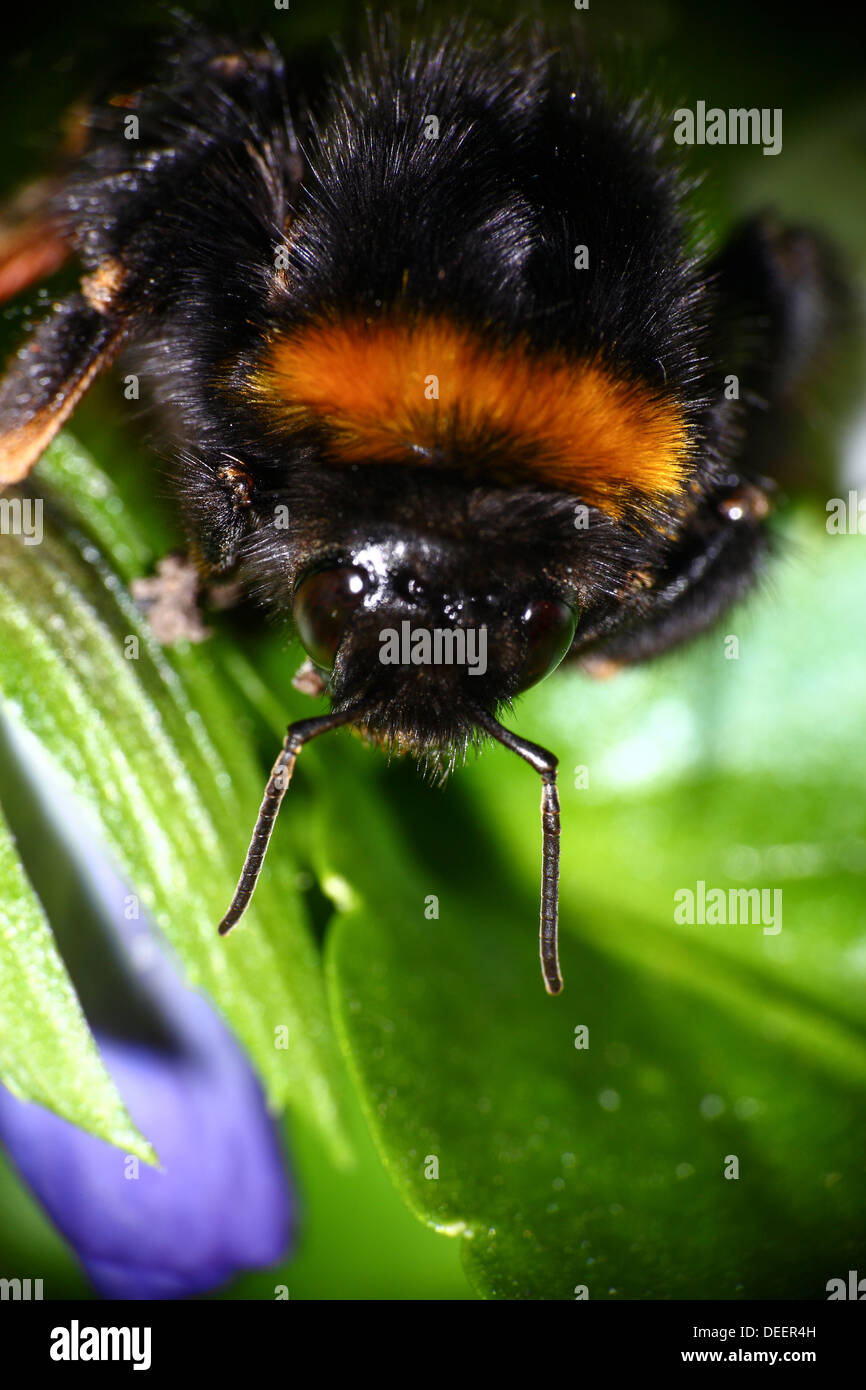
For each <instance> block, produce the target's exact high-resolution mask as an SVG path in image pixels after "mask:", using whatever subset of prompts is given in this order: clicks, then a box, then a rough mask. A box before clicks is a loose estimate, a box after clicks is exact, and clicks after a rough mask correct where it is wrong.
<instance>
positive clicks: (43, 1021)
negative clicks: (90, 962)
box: [0, 817, 155, 1163]
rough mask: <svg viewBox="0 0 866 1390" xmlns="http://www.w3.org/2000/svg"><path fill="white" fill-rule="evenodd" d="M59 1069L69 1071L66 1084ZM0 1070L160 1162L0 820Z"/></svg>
mask: <svg viewBox="0 0 866 1390" xmlns="http://www.w3.org/2000/svg"><path fill="white" fill-rule="evenodd" d="M58 1065H60V1066H62V1067H63V1068H64V1069H65V1071H64V1075H63V1078H62V1083H61V1084H60V1085H58V1082H57V1070H58ZM0 1072H2V1076H3V1081H4V1084H5V1085H6V1086H8V1088H9V1089H10V1090H11V1091H13V1092H14V1094H15V1095H17V1096H21V1097H22V1098H24V1099H27V1100H34V1101H38V1102H39V1103H40V1104H41V1105H46V1106H48V1107H49V1109H51V1110H55V1111H56V1112H57V1114H59V1115H62V1116H63V1118H64V1119H66V1120H70V1121H71V1122H72V1123H73V1124H77V1125H80V1126H81V1128H82V1129H87V1130H89V1131H90V1132H91V1134H96V1135H99V1137H100V1138H101V1139H107V1140H109V1141H110V1142H111V1143H113V1144H116V1145H117V1146H118V1147H119V1148H122V1149H125V1150H126V1151H127V1152H129V1153H134V1154H138V1155H139V1156H140V1157H141V1158H143V1159H144V1160H145V1161H146V1162H148V1163H152V1162H154V1161H155V1156H154V1153H153V1150H152V1149H151V1147H150V1145H149V1144H148V1143H147V1142H146V1140H144V1139H143V1138H142V1136H141V1135H140V1134H139V1132H138V1130H137V1129H136V1128H135V1125H134V1124H133V1123H132V1121H131V1120H130V1118H129V1116H128V1114H127V1113H126V1110H125V1109H124V1106H123V1102H122V1101H121V1099H120V1096H119V1095H118V1094H117V1091H116V1089H115V1086H114V1083H113V1081H112V1080H111V1077H110V1076H109V1075H108V1072H107V1071H106V1070H105V1067H104V1066H103V1064H102V1061H101V1059H100V1056H99V1052H98V1051H97V1048H96V1045H95V1043H94V1041H93V1038H92V1037H91V1035H90V1031H89V1029H88V1027H87V1022H86V1020H85V1018H84V1015H83V1013H82V1012H81V1008H80V1006H79V1003H78V999H77V998H76V995H75V991H74V990H73V988H72V985H71V982H70V980H69V976H68V975H67V973H66V969H65V967H64V964H63V961H62V960H61V959H60V956H59V955H58V953H57V948H56V946H55V944H54V937H53V936H52V934H51V928H50V926H49V924H48V922H47V921H46V920H45V916H44V914H43V912H42V909H41V907H40V905H39V902H38V900H37V898H36V896H35V894H34V893H33V890H32V888H31V887H30V884H29V883H28V881H27V878H26V876H25V874H24V872H23V870H22V868H21V865H20V863H19V861H18V855H17V853H16V850H15V846H14V843H13V841H12V838H11V836H10V835H9V831H8V829H7V826H6V823H5V821H4V820H3V819H2V817H0Z"/></svg>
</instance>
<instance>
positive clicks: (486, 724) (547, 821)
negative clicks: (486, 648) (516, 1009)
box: [475, 710, 563, 994]
mask: <svg viewBox="0 0 866 1390" xmlns="http://www.w3.org/2000/svg"><path fill="white" fill-rule="evenodd" d="M475 722H476V723H477V724H479V725H480V726H481V728H482V729H484V730H485V732H486V733H488V734H489V735H490V737H491V738H495V739H496V740H497V742H498V743H502V744H504V745H505V747H506V748H509V749H510V750H511V752H512V753H516V754H517V755H518V757H521V758H523V760H524V762H527V763H529V765H530V767H534V768H535V771H536V772H538V773H539V774H540V776H541V783H542V785H541V836H542V839H541V910H540V923H539V950H540V954H541V974H542V977H543V979H544V988H545V989H546V990H547V992H548V994H559V993H560V991H561V990H562V984H563V981H562V973H561V971H560V969H559V951H558V945H557V932H558V921H559V792H558V791H557V789H556V768H557V764H558V762H559V759H558V758H557V757H556V756H555V755H554V754H553V753H549V752H548V750H547V749H546V748H541V747H540V746H539V745H538V744H537V743H530V742H529V740H528V739H525V738H519V737H518V736H517V734H513V733H512V732H511V730H510V729H506V728H505V727H504V726H503V725H502V724H500V723H499V721H498V720H496V719H494V718H493V715H492V714H487V712H486V711H485V710H476V711H475Z"/></svg>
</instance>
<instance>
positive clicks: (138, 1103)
mask: <svg viewBox="0 0 866 1390" xmlns="http://www.w3.org/2000/svg"><path fill="white" fill-rule="evenodd" d="M37 756H38V755H37ZM31 759H33V754H32V753H31ZM58 814H60V815H61V816H62V820H63V822H64V826H63V828H64V829H65V830H66V832H67V834H70V833H71V834H72V835H74V841H75V850H76V857H77V858H78V859H79V863H80V865H81V869H82V873H83V874H84V875H85V876H86V877H87V879H88V880H89V881H90V883H91V884H92V885H93V887H94V889H95V892H96V893H97V895H98V897H99V898H101V899H102V902H103V904H104V905H105V908H106V915H107V916H108V919H109V920H110V922H111V925H112V927H113V930H114V938H113V940H114V941H115V943H116V945H117V946H118V947H119V948H120V950H121V953H122V955H123V957H124V958H125V960H126V962H127V965H128V973H129V976H130V991H131V992H134V993H135V994H136V995H137V996H138V997H139V999H142V1000H144V1001H146V1002H147V1003H148V1004H149V1006H150V1008H151V1009H152V1011H153V1012H154V1014H155V1015H157V1016H158V1017H159V1019H160V1020H161V1022H162V1029H163V1032H164V1033H165V1034H167V1035H168V1037H170V1038H171V1040H172V1042H173V1046H171V1047H169V1048H168V1049H165V1048H163V1049H159V1048H157V1047H156V1046H147V1045H145V1044H144V1043H142V1042H141V1041H140V1040H139V1041H133V1040H131V1039H126V1040H121V1039H118V1038H117V1037H114V1036H112V1037H108V1036H105V1035H101V1034H100V1033H99V1031H98V1030H97V1032H96V1037H97V1041H98V1042H99V1045H100V1051H101V1053H102V1056H103V1059H104V1061H105V1064H106V1066H107V1067H108V1070H109V1071H110V1073H111V1075H112V1076H113V1078H114V1081H115V1083H116V1085H117V1088H118V1090H119V1092H120V1094H121V1096H122V1097H123V1100H124V1102H125V1104H126V1106H127V1109H128V1110H129V1113H130V1115H131V1116H132V1119H133V1120H134V1121H135V1124H136V1125H137V1126H138V1128H139V1129H140V1131H141V1132H142V1134H144V1135H145V1136H146V1137H147V1138H148V1139H149V1140H150V1142H151V1144H152V1145H153V1148H154V1149H155V1151H156V1153H157V1155H158V1157H159V1161H160V1167H159V1168H158V1169H155V1168H150V1167H148V1166H147V1165H146V1164H144V1163H141V1162H139V1161H138V1160H137V1159H135V1158H134V1157H133V1156H131V1155H125V1154H123V1153H122V1152H120V1150H118V1149H116V1148H114V1147H112V1146H111V1145H110V1144H106V1143H104V1142H103V1141H102V1140H100V1139H95V1138H93V1136H92V1135H89V1134H85V1133H84V1132H83V1131H82V1130H80V1129H77V1128H76V1127H75V1126H74V1125H71V1124H69V1123H68V1121H66V1120H62V1119H60V1118H59V1117H58V1116H56V1115H54V1114H53V1113H51V1112H50V1111H48V1110H46V1109H44V1108H43V1107H42V1106H40V1105H36V1104H34V1103H33V1102H27V1101H21V1100H18V1099H17V1098H16V1097H15V1096H13V1095H12V1094H11V1093H10V1092H9V1091H7V1090H6V1089H5V1088H3V1087H2V1086H0V1141H2V1142H3V1143H4V1144H5V1146H6V1148H7V1149H8V1151H9V1154H10V1157H11V1158H12V1161H13V1162H14V1163H15V1165H16V1167H17V1168H18V1171H19V1173H20V1174H21V1176H22V1178H23V1179H24V1181H25V1182H26V1183H27V1184H28V1186H29V1187H30V1188H32V1190H33V1192H34V1193H35V1195H36V1197H37V1198H38V1199H39V1201H40V1202H41V1203H42V1205H43V1206H44V1207H45V1209H46V1211H47V1212H48V1215H49V1216H50V1217H51V1219H52V1221H54V1223H55V1225H56V1226H57V1227H58V1229H59V1230H60V1231H61V1233H62V1234H63V1235H64V1236H65V1237H66V1239H67V1240H68V1241H69V1243H70V1244H71V1245H72V1247H73V1248H74V1250H75V1252H76V1254H77V1256H78V1258H79V1259H80V1261H81V1263H82V1265H83V1266H84V1269H85V1271H86V1273H87V1275H88V1277H89V1278H90V1280H91V1282H92V1283H93V1285H94V1287H95V1288H96V1290H97V1292H98V1293H100V1294H102V1295H103V1296H104V1297H106V1298H124V1299H146V1298H180V1297H184V1296H187V1295H190V1294H199V1293H205V1292H206V1291H208V1290H209V1289H214V1288H217V1287H218V1286H219V1285H221V1284H223V1283H225V1282H226V1281H227V1280H229V1279H230V1278H232V1276H233V1275H235V1274H237V1273H239V1272H240V1271H241V1270H244V1269H258V1268H261V1267H262V1266H264V1265H269V1264H273V1263H274V1262H276V1261H277V1260H279V1259H281V1258H282V1257H283V1256H284V1255H285V1253H286V1250H287V1248H288V1245H289V1239H290V1235H291V1229H292V1225H293V1207H292V1200H291V1195H290V1191H289V1184H288V1178H287V1175H286V1169H285V1162H284V1156H283V1153H282V1151H281V1146H280V1141H279V1137H278V1134H277V1131H276V1128H275V1125H274V1122H273V1120H272V1118H271V1116H270V1115H269V1114H268V1111H267V1108H266V1104H265V1099H264V1096H263V1094H262V1090H261V1087H260V1085H259V1083H258V1080H257V1079H256V1076H255V1073H254V1072H253V1070H252V1068H251V1067H250V1065H249V1063H248V1061H247V1060H246V1057H245V1056H244V1054H243V1053H242V1051H241V1050H240V1048H239V1047H238V1044H237V1043H236V1041H235V1039H234V1038H233V1036H232V1034H231V1033H230V1032H229V1030H228V1029H227V1028H226V1026H225V1025H224V1023H223V1022H222V1020H221V1019H220V1018H219V1017H218V1015H217V1014H216V1013H215V1011H214V1010H213V1008H212V1007H211V1006H210V1004H209V1003H208V1002H207V1001H206V1000H205V999H204V998H203V997H202V996H201V995H199V994H196V993H195V992H193V991H192V990H189V989H187V987H186V986H185V984H184V982H183V980H182V978H181V977H180V975H179V973H178V971H177V970H176V969H175V967H174V965H173V963H172V960H171V957H170V954H169V952H168V949H167V948H166V947H165V946H164V945H162V943H161V942H160V940H159V938H158V937H157V935H156V933H155V932H154V931H153V930H152V929H151V928H150V927H149V925H148V924H147V923H146V921H144V920H140V921H126V920H125V919H124V918H123V916H122V913H121V910H120V907H121V906H122V904H123V903H124V900H125V897H126V894H127V893H128V889H127V888H126V887H125V885H124V884H123V882H122V880H121V879H120V878H119V877H118V876H117V874H116V873H115V872H114V870H113V869H112V868H111V866H110V865H109V864H108V863H107V862H106V859H105V856H104V854H102V853H101V852H100V851H99V849H98V847H96V846H95V845H94V844H93V841H92V840H90V839H88V838H86V837H85V835H84V834H82V821H81V820H80V819H78V818H77V817H76V812H75V809H74V805H73V804H71V803H69V802H68V800H67V798H66V797H65V796H64V794H63V793H62V790H61V791H59V790H58V788H57V786H56V784H55V786H54V788H53V792H52V799H51V813H50V817H49V818H53V817H54V816H57V815H58Z"/></svg>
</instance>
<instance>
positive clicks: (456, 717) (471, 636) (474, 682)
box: [293, 534, 576, 754]
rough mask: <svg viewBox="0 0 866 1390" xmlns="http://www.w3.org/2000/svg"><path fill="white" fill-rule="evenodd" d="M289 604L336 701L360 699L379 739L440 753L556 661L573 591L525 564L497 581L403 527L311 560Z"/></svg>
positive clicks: (571, 628)
mask: <svg viewBox="0 0 866 1390" xmlns="http://www.w3.org/2000/svg"><path fill="white" fill-rule="evenodd" d="M293 615H294V619H295V624H296V627H297V630H298V634H299V636H300V639H301V642H302V643H303V645H304V647H305V649H306V651H307V653H308V654H309V656H310V657H311V658H312V660H313V661H314V662H315V663H316V664H317V665H318V666H320V667H321V668H323V670H325V671H326V672H328V674H329V676H330V690H331V695H332V698H333V701H334V705H335V708H338V709H346V708H350V707H360V708H363V710H364V712H365V713H364V725H365V727H366V728H367V729H368V730H369V731H370V732H371V733H372V734H373V736H374V737H377V738H379V739H380V740H381V741H383V742H396V743H397V744H399V745H400V746H401V747H403V748H408V749H410V750H412V751H414V752H416V753H426V754H429V753H431V752H432V753H437V754H441V753H442V752H443V751H447V750H448V749H450V748H452V747H453V746H454V745H460V744H465V742H466V740H467V739H468V737H469V736H470V734H471V732H472V730H473V727H474V724H475V722H476V713H477V710H478V709H479V707H480V708H482V709H492V708H496V707H497V705H498V704H500V703H501V702H503V701H505V700H509V699H510V698H511V697H512V696H513V695H515V694H517V693H518V692H519V691H521V690H524V689H528V688H529V686H530V685H534V684H536V683H537V681H539V680H542V679H543V678H544V677H545V676H546V675H549V674H550V672H551V671H552V670H553V669H554V668H555V667H556V666H557V665H558V664H559V662H560V661H561V660H562V658H563V657H564V656H565V655H566V653H567V652H568V650H569V648H570V647H571V643H572V640H573V638H574V632H575V621H576V599H575V598H574V596H573V595H572V594H568V595H567V596H566V595H563V594H560V593H558V592H557V591H556V590H555V589H554V588H553V586H552V585H551V584H550V583H549V582H548V581H544V580H542V581H541V582H539V579H538V577H537V575H532V574H530V573H529V572H528V571H524V573H522V574H520V573H512V574H511V576H510V577H509V580H508V582H507V583H502V582H500V583H499V584H498V585H497V584H496V582H495V580H493V581H492V580H491V577H490V576H489V575H488V576H486V577H485V576H484V575H482V574H481V573H480V572H479V567H478V566H477V565H473V564H472V562H471V559H470V557H469V556H468V555H467V553H466V552H465V550H464V549H463V548H462V547H459V546H455V545H453V544H451V545H449V544H445V543H443V542H442V541H437V540H432V539H430V538H429V537H427V536H424V535H415V536H411V537H407V536H406V535H405V534H400V535H390V536H384V537H382V538H380V539H378V540H367V541H365V542H363V543H361V544H359V545H357V546H356V547H355V548H354V549H351V550H348V551H344V552H343V553H342V554H341V555H340V556H339V557H333V558H332V559H330V560H327V559H320V560H319V561H318V562H317V563H314V564H313V566H312V567H311V568H310V569H309V570H307V571H306V572H305V573H304V574H302V576H301V578H300V580H299V582H298V584H297V586H296V588H295V592H294V599H293Z"/></svg>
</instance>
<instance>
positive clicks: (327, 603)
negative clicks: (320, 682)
mask: <svg viewBox="0 0 866 1390" xmlns="http://www.w3.org/2000/svg"><path fill="white" fill-rule="evenodd" d="M369 590H370V577H369V575H368V574H367V571H366V570H364V569H361V568H360V566H358V565H343V566H341V567H340V568H338V569H329V570H327V569H326V570H316V571H315V572H314V573H313V574H311V575H309V576H308V577H307V578H306V579H302V580H301V582H300V584H299V585H298V587H297V589H296V590H295V598H294V605H293V611H294V616H295V623H296V625H297V629H298V636H299V637H300V639H301V642H302V643H303V646H304V651H305V652H306V653H307V655H308V656H309V657H311V658H312V660H313V661H314V662H315V663H316V665H317V666H321V667H323V669H324V670H326V671H330V669H331V667H332V666H333V664H334V659H335V657H336V655H337V648H338V647H339V645H340V642H341V640H342V637H343V633H344V632H345V630H346V624H347V623H348V621H349V619H350V617H351V616H352V614H353V613H354V611H355V609H356V608H358V607H359V605H360V603H361V601H362V600H363V598H364V595H365V594H366V593H368V592H369Z"/></svg>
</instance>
